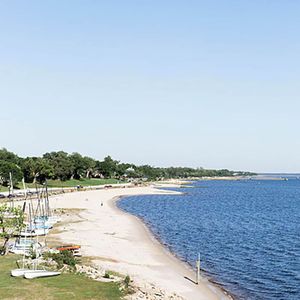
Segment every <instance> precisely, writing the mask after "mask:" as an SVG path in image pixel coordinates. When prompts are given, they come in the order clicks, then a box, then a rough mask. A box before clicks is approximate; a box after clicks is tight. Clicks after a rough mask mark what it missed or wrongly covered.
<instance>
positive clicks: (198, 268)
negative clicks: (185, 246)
mask: <svg viewBox="0 0 300 300" xmlns="http://www.w3.org/2000/svg"><path fill="white" fill-rule="evenodd" d="M196 267H197V273H196V283H197V284H199V280H200V253H198V260H197V261H196Z"/></svg>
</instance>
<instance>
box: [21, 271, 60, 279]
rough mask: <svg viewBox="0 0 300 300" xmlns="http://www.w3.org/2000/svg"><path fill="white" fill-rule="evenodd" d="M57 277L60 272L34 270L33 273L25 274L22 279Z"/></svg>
mask: <svg viewBox="0 0 300 300" xmlns="http://www.w3.org/2000/svg"><path fill="white" fill-rule="evenodd" d="M57 275H60V272H54V271H46V270H35V271H34V272H25V274H24V278H26V279H34V278H41V277H52V276H57Z"/></svg>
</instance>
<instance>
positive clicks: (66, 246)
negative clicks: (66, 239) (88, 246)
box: [56, 245, 81, 251]
mask: <svg viewBox="0 0 300 300" xmlns="http://www.w3.org/2000/svg"><path fill="white" fill-rule="evenodd" d="M80 248H81V247H80V246H79V245H65V246H59V247H57V248H56V249H57V250H59V251H66V250H69V251H73V250H78V249H80Z"/></svg>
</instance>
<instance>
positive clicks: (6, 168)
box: [0, 160, 23, 186]
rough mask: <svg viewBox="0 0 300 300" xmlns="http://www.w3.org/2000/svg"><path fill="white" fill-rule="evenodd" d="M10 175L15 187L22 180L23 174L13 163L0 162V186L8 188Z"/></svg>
mask: <svg viewBox="0 0 300 300" xmlns="http://www.w3.org/2000/svg"><path fill="white" fill-rule="evenodd" d="M9 173H11V174H12V180H13V185H14V186H15V185H16V184H17V183H18V182H19V181H21V180H22V177H23V173H22V171H21V169H20V167H19V166H17V165H16V164H15V163H13V162H9V161H5V160H0V184H1V185H4V186H8V185H9V184H10V175H9Z"/></svg>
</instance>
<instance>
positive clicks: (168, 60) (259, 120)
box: [0, 0, 300, 172]
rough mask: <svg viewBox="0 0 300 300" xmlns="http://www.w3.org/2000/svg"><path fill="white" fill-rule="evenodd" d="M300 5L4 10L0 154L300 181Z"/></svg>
mask: <svg viewBox="0 0 300 300" xmlns="http://www.w3.org/2000/svg"><path fill="white" fill-rule="evenodd" d="M299 14H300V1H295V0H284V1H283V0H268V1H264V0H248V1H244V0H235V1H234V0H231V1H230V0H226V1H223V0H219V1H212V0H209V1H200V0H198V1H196V0H195V1H189V0H186V1H183V0H182V1H176V0H172V1H171V0H170V1H162V0H160V1H154V0H153V1H150V0H149V1H146V0H139V1H138V0H136V1H130V0H126V1H125V0H119V1H113V0H110V1H100V0H99V1H92V0H90V1H83V0H82V1H74V0H72V1H71V0H70V1H61V0H59V1H29V0H27V1H21V0H19V1H13V0H7V1H4V0H2V1H0V104H1V106H0V108H1V114H0V128H1V139H0V147H6V148H8V149H9V150H11V151H14V152H16V153H18V154H19V155H21V156H27V155H41V154H42V153H44V152H47V151H50V150H60V149H63V150H65V151H68V152H73V151H76V152H80V153H82V154H85V155H89V156H92V157H95V158H97V159H102V158H103V157H104V156H105V155H107V154H110V155H112V156H113V157H114V158H116V159H119V160H122V161H128V162H134V163H137V164H142V163H149V164H151V165H156V166H168V165H185V166H193V167H199V166H203V167H206V168H229V169H235V170H253V171H287V172H292V171H295V172H296V171H298V172H299V171H300V159H299V157H300V138H299V129H300V97H299V96H300V33H299V30H300V18H299Z"/></svg>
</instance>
